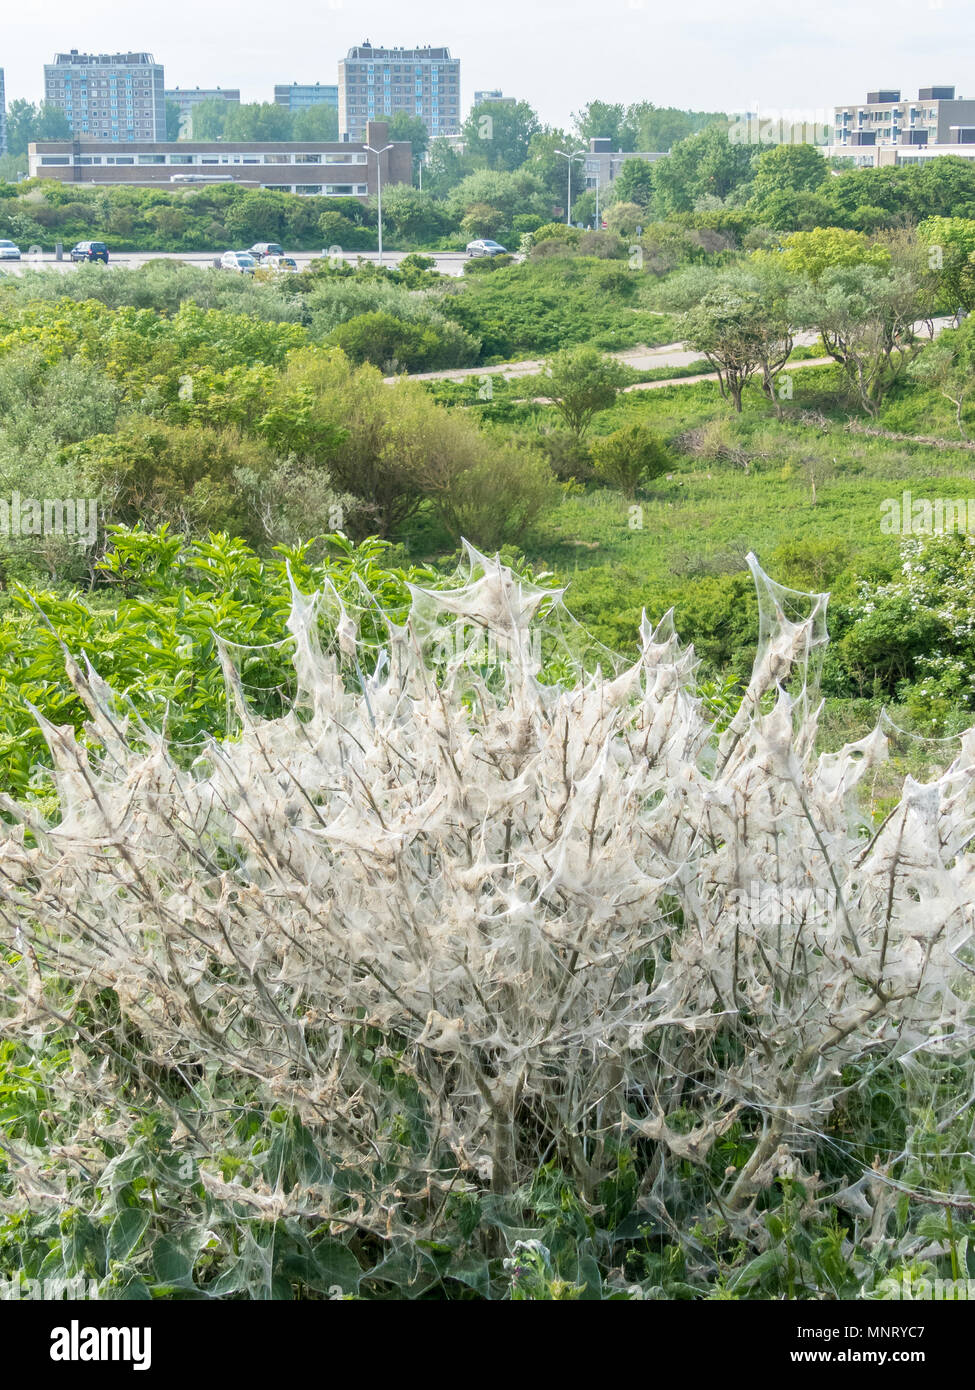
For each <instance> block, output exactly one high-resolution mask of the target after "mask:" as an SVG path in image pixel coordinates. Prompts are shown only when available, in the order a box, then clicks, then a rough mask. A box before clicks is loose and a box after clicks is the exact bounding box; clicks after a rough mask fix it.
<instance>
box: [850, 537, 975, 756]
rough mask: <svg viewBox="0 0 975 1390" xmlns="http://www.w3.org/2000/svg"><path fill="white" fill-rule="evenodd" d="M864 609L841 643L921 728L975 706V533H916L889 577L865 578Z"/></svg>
mask: <svg viewBox="0 0 975 1390" xmlns="http://www.w3.org/2000/svg"><path fill="white" fill-rule="evenodd" d="M861 591H862V592H861V599H862V602H861V605H860V613H859V616H857V618H856V620H855V621H854V622H853V624H852V625H851V627H850V629H849V630H848V631H847V632H846V633H845V634H844V636H843V639H842V641H841V643H840V647H841V651H842V654H843V656H844V658H845V659H846V660H847V663H848V664H849V665H850V666H852V667H854V668H859V669H860V670H861V671H864V670H870V669H872V670H874V671H875V672H877V673H878V674H879V675H880V676H881V677H882V679H883V683H884V685H885V686H886V688H887V689H888V690H889V691H890V692H891V693H892V694H895V693H896V694H897V696H898V697H899V698H900V699H902V700H903V701H904V703H905V704H907V705H908V707H909V708H910V710H911V712H912V714H913V715H914V716H915V718H916V719H917V721H918V723H919V725H920V726H922V727H926V728H930V729H932V730H940V729H941V728H942V727H943V726H944V725H945V723H946V721H950V720H951V719H952V716H953V715H955V713H956V712H957V711H958V710H959V709H971V708H975V537H973V536H971V535H967V534H964V533H961V534H947V535H941V536H935V537H931V538H923V537H912V538H910V539H908V540H905V541H904V542H903V543H902V547H901V565H900V573H899V574H898V575H896V576H895V578H893V579H892V580H891V581H890V582H889V583H887V584H881V585H869V584H867V583H866V582H862V583H861Z"/></svg>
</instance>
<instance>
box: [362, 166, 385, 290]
mask: <svg viewBox="0 0 975 1390" xmlns="http://www.w3.org/2000/svg"><path fill="white" fill-rule="evenodd" d="M362 148H363V149H365V150H368V151H369V153H370V154H374V155H375V156H376V211H377V214H378V219H379V264H380V265H382V263H383V166H382V165H381V164H380V162H379V156H380V155H381V154H385V153H386V151H387V150H391V149H392V148H393V147H392V145H383V147H382V149H381V150H375V149H373V147H372V145H363V147H362Z"/></svg>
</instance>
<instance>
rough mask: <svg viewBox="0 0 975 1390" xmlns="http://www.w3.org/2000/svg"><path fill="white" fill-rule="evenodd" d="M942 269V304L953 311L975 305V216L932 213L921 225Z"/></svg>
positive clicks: (936, 264) (934, 263) (921, 235)
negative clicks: (944, 215) (934, 215)
mask: <svg viewBox="0 0 975 1390" xmlns="http://www.w3.org/2000/svg"><path fill="white" fill-rule="evenodd" d="M917 234H918V239H919V241H921V242H922V243H923V244H924V245H925V246H927V247H928V248H929V252H930V253H932V254H931V255H930V259H929V264H930V265H932V266H933V267H934V268H935V269H937V270H939V272H940V290H941V302H942V306H943V307H944V308H945V309H946V310H947V311H948V312H949V313H951V314H957V312H958V310H959V309H965V310H966V311H968V312H969V313H970V312H971V311H972V309H975V219H973V218H968V217H928V218H926V219H925V221H923V222H922V223H921V224H920V226H919V227H918V229H917Z"/></svg>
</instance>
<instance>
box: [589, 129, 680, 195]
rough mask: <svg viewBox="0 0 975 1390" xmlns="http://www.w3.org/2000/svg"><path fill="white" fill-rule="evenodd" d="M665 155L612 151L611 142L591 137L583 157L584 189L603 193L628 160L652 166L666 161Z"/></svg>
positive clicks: (650, 152) (639, 151) (648, 152)
mask: <svg viewBox="0 0 975 1390" xmlns="http://www.w3.org/2000/svg"><path fill="white" fill-rule="evenodd" d="M666 158H667V155H666V153H661V152H658V151H648V150H632V151H625V150H614V149H613V142H612V140H605V139H600V138H598V137H596V136H593V137H592V138H591V139H590V141H589V149H588V150H587V151H586V156H585V164H584V166H583V167H584V169H585V175H586V187H587V188H595V189H598V190H599V192H600V193H603V192H605V191H606V189H608V188H612V186H613V184H614V183H615V182H616V179H617V178H618V177H619V172H620V170H621V169H622V168H623V165H624V164H625V163H626V162H627V160H629V159H642V160H643V161H644V163H646V164H653V163H654V162H655V161H656V160H658V159H666Z"/></svg>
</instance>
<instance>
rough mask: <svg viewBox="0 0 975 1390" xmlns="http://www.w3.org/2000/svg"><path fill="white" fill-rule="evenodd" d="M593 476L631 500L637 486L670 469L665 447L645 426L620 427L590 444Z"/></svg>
mask: <svg viewBox="0 0 975 1390" xmlns="http://www.w3.org/2000/svg"><path fill="white" fill-rule="evenodd" d="M592 457H593V465H594V467H595V470H596V473H597V475H598V476H599V477H600V478H603V479H604V480H605V481H606V482H607V483H610V484H611V485H612V486H613V487H616V488H619V490H620V492H622V494H623V496H624V497H627V498H632V497H633V496H634V495H635V494H636V490H637V488H638V487H639V485H640V484H641V483H645V482H650V480H651V479H653V478H659V477H660V475H661V474H662V473H666V472H667V469H668V468H670V467H672V466H673V460H672V459H671V457H670V454H669V453H668V451H667V448H666V445H665V444H664V443H663V441H662V440H661V439H659V438H658V437H657V436H656V435H655V434H654V433H653V432H652V431H651V430H648V429H647V427H646V426H645V425H640V424H632V425H624V426H623V428H622V429H618V430H614V431H613V433H612V434H607V435H603V436H602V437H601V438H599V439H596V440H594V441H593V445H592Z"/></svg>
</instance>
